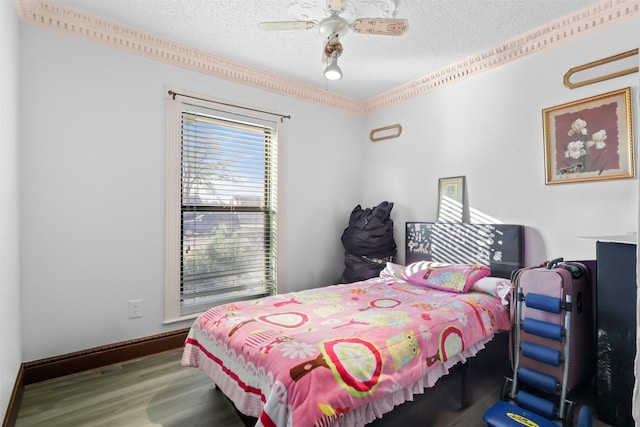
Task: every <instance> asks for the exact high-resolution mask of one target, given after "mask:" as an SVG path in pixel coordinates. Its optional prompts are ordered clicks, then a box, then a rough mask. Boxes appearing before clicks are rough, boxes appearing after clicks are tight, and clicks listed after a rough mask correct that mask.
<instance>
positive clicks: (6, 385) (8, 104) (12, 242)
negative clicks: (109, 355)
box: [0, 0, 22, 418]
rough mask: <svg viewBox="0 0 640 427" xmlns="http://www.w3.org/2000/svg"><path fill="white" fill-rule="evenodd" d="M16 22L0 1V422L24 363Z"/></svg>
mask: <svg viewBox="0 0 640 427" xmlns="http://www.w3.org/2000/svg"><path fill="white" fill-rule="evenodd" d="M18 35H19V26H18V18H17V15H16V12H15V9H14V7H13V3H12V2H11V1H8V0H0V52H1V53H2V61H0V343H2V344H0V418H4V416H5V413H6V410H7V405H8V404H9V400H10V398H11V391H12V390H13V385H14V383H15V380H16V376H17V373H18V369H19V368H20V363H22V339H21V335H20V258H19V254H20V239H19V233H18V231H19V224H20V215H19V206H20V198H19V197H20V196H19V180H18V80H19V79H18Z"/></svg>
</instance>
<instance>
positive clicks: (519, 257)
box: [405, 222, 524, 278]
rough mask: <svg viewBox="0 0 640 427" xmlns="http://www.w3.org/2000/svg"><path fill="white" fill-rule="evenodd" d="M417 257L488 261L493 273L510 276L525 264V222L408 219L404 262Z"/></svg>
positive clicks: (468, 261) (494, 274) (426, 259)
mask: <svg viewBox="0 0 640 427" xmlns="http://www.w3.org/2000/svg"><path fill="white" fill-rule="evenodd" d="M416 261H440V262H449V263H459V264H470V263H473V264H482V265H488V266H489V267H491V275H492V276H495V277H504V278H510V277H511V272H512V271H513V270H516V269H519V268H522V267H524V226H522V225H511V224H467V223H442V222H407V223H406V235H405V264H407V265H408V264H411V263H412V262H416Z"/></svg>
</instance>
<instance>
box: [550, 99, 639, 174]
mask: <svg viewBox="0 0 640 427" xmlns="http://www.w3.org/2000/svg"><path fill="white" fill-rule="evenodd" d="M542 120H543V127H544V161H545V169H546V184H563V183H569V182H584V181H601V180H608V179H623V178H633V177H634V176H635V166H634V159H633V132H632V111H631V88H625V89H620V90H616V91H613V92H608V93H604V94H602V95H597V96H592V97H590V98H586V99H581V100H578V101H574V102H570V103H568V104H563V105H558V106H555V107H551V108H546V109H544V110H542Z"/></svg>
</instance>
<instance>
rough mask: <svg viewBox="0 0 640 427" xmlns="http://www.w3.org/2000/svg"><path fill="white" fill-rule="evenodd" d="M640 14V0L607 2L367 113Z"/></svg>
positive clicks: (368, 107) (406, 89)
mask: <svg viewBox="0 0 640 427" xmlns="http://www.w3.org/2000/svg"><path fill="white" fill-rule="evenodd" d="M638 16H640V1H638V0H607V1H603V2H601V3H598V4H597V5H595V6H592V7H589V8H586V9H584V10H582V11H580V12H578V13H576V14H573V15H569V16H567V17H566V18H564V19H560V20H558V21H555V22H552V23H549V24H547V25H545V26H542V27H539V28H538V29H536V30H534V31H531V32H529V33H527V34H524V35H523V36H520V37H517V38H514V39H512V40H509V41H507V42H505V43H503V44H501V45H499V46H496V47H495V48H493V49H489V50H487V51H484V52H481V53H479V54H477V55H475V56H472V57H470V58H468V59H466V60H463V61H460V62H457V63H455V64H452V65H450V66H448V67H445V68H442V69H441V70H438V71H436V72H434V73H431V74H428V75H426V76H424V77H422V78H419V79H417V80H414V81H412V82H409V83H407V84H404V85H402V86H400V87H397V88H395V89H393V90H390V91H388V92H385V93H382V94H380V95H378V96H375V97H373V98H371V99H369V100H367V101H365V103H364V111H365V114H369V113H372V112H375V111H379V110H382V109H384V108H387V107H390V106H392V105H397V104H400V103H402V102H405V101H407V100H408V99H410V98H413V97H416V96H419V95H422V94H425V93H427V92H430V91H432V90H435V89H439V88H441V87H443V86H447V85H449V84H452V83H456V82H458V81H461V80H463V79H466V78H468V77H471V76H474V75H477V74H479V73H482V72H484V71H488V70H490V69H492V68H497V67H500V66H502V65H505V64H506V63H509V62H511V61H514V60H516V59H520V58H522V57H525V56H527V55H530V54H534V53H538V52H541V51H543V50H545V49H551V48H554V47H556V46H558V45H559V44H561V43H563V42H568V41H570V40H575V39H577V38H579V37H584V36H585V35H587V34H590V33H593V32H595V31H599V30H602V29H604V28H606V27H609V26H612V25H616V24H619V23H621V22H623V21H626V20H627V19H631V18H634V17H638Z"/></svg>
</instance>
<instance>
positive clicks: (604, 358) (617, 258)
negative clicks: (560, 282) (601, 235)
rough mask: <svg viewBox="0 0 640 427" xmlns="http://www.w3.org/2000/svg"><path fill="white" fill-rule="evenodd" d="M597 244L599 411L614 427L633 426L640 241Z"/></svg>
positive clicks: (598, 413) (597, 387) (597, 386)
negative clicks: (639, 244)
mask: <svg viewBox="0 0 640 427" xmlns="http://www.w3.org/2000/svg"><path fill="white" fill-rule="evenodd" d="M596 245H597V246H596V254H597V286H596V343H597V352H596V354H597V368H596V384H595V386H596V405H595V406H596V407H595V413H596V416H597V417H598V418H599V419H600V420H602V421H604V422H605V423H607V424H610V425H612V426H618V427H626V426H633V425H634V421H633V417H632V413H631V410H632V404H633V402H632V394H633V385H634V380H635V379H634V378H635V376H634V358H635V354H636V324H637V321H636V291H637V290H636V245H635V244H631V243H618V242H602V241H599V242H597V244H596Z"/></svg>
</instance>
